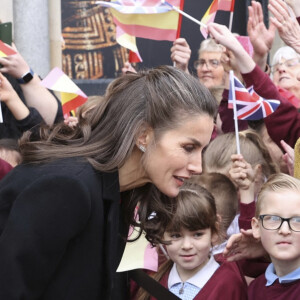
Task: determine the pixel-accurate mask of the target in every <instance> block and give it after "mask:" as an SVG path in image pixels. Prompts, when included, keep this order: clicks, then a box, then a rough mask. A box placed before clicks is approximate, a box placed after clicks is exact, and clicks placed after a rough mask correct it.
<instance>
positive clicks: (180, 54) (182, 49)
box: [171, 38, 192, 73]
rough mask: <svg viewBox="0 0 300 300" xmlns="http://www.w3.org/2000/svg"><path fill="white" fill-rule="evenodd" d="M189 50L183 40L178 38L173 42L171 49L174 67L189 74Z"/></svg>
mask: <svg viewBox="0 0 300 300" xmlns="http://www.w3.org/2000/svg"><path fill="white" fill-rule="evenodd" d="M191 53H192V51H191V49H190V46H189V44H188V43H187V41H186V40H185V39H184V38H178V39H177V40H175V41H174V43H173V46H172V48H171V59H172V61H173V62H174V63H175V64H176V67H177V68H179V69H181V70H183V71H185V72H187V73H189V71H188V65H189V61H190V58H191Z"/></svg>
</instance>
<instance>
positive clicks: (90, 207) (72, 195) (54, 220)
mask: <svg viewBox="0 0 300 300" xmlns="http://www.w3.org/2000/svg"><path fill="white" fill-rule="evenodd" d="M215 113H216V102H215V100H214V99H213V97H212V96H211V95H210V93H209V92H208V90H207V89H206V88H205V87H203V86H202V85H201V84H199V82H198V80H197V79H194V78H193V77H192V76H190V75H188V74H186V73H184V72H182V71H180V70H178V69H176V68H173V67H158V68H155V69H151V70H149V71H146V72H142V73H138V74H126V75H125V76H122V77H120V78H118V79H116V80H115V81H113V82H112V83H111V84H110V86H109V87H108V89H107V93H106V95H105V99H104V101H101V102H100V103H99V105H97V106H96V107H95V108H94V109H93V111H92V113H91V114H89V118H90V119H89V121H88V122H84V120H83V122H82V123H79V126H76V127H75V128H73V129H72V128H70V127H69V126H68V125H65V124H59V125H57V126H56V127H54V128H52V129H48V128H45V129H41V130H40V134H39V136H36V135H33V134H32V135H31V136H30V134H29V133H28V134H26V135H25V136H23V138H22V140H21V142H20V149H21V154H22V157H23V162H22V164H21V165H19V166H17V167H16V168H15V169H14V170H13V171H12V172H11V173H10V174H8V176H7V177H6V178H5V179H3V181H2V182H1V184H0V207H1V210H0V233H1V239H0V298H1V299H21V298H22V299H56V300H59V299H72V300H74V299H89V300H93V299H113V298H114V297H115V298H117V297H116V296H114V293H115V292H116V291H118V290H119V289H121V287H120V286H121V283H120V282H119V283H118V284H117V283H115V280H114V277H115V270H116V268H117V265H118V263H119V261H120V256H121V254H122V251H123V249H124V244H125V241H124V239H121V238H120V236H121V235H123V236H124V237H126V236H127V233H128V225H129V224H130V223H131V224H134V225H136V224H135V222H134V214H133V212H134V208H135V207H136V204H137V203H139V220H140V223H139V224H138V225H139V226H140V227H141V229H142V230H145V232H146V234H147V238H148V239H149V240H150V241H151V242H152V243H157V242H159V241H160V238H159V237H160V236H161V232H162V231H163V229H164V227H165V226H166V224H167V222H168V220H169V216H168V212H169V211H171V209H170V208H172V206H173V201H172V197H176V196H177V194H178V192H179V188H180V187H181V186H182V185H183V183H184V181H185V180H186V179H188V178H190V177H191V176H192V174H197V173H201V171H202V167H201V155H202V150H203V148H204V147H205V146H206V145H207V144H208V142H209V140H210V137H211V133H212V130H213V118H214V116H215ZM120 199H121V202H120ZM120 203H121V204H120ZM121 211H122V213H121ZM153 212H155V213H156V214H155V222H153V220H152V222H151V224H148V223H149V222H147V221H148V218H149V216H150V214H151V213H153ZM124 219H126V220H124ZM125 221H127V222H125ZM124 295H125V294H124V293H123V297H124ZM118 299H120V298H118Z"/></svg>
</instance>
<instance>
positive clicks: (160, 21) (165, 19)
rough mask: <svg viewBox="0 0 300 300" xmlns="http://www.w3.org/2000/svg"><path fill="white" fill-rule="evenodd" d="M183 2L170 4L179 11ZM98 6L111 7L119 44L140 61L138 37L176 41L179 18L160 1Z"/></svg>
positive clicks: (177, 0)
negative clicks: (136, 38) (178, 8)
mask: <svg viewBox="0 0 300 300" xmlns="http://www.w3.org/2000/svg"><path fill="white" fill-rule="evenodd" d="M182 1H183V0H170V1H169V2H171V4H172V5H174V6H175V7H180V4H181V2H182ZM96 4H100V5H103V6H106V7H110V9H111V12H112V15H113V16H114V22H115V24H116V25H117V42H118V43H119V44H120V45H121V46H123V47H125V48H128V49H130V50H131V51H133V52H134V53H135V54H136V55H137V56H138V57H140V55H139V53H138V50H137V47H136V42H135V37H140V38H146V39H152V40H159V41H162V40H165V41H174V40H175V39H176V35H177V28H178V20H179V14H178V13H177V12H175V11H173V10H172V8H170V6H168V5H167V4H164V3H162V2H161V0H118V1H117V0H112V1H111V2H106V1H97V2H96ZM130 36H131V37H130Z"/></svg>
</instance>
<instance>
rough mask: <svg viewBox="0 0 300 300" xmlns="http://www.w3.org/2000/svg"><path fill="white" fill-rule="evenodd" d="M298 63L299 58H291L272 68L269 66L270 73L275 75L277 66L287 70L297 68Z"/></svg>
mask: <svg viewBox="0 0 300 300" xmlns="http://www.w3.org/2000/svg"><path fill="white" fill-rule="evenodd" d="M299 63H300V58H292V59H288V60H286V61H284V62H281V63H278V64H275V65H274V66H271V72H272V73H275V72H276V71H278V68H279V66H281V65H283V66H285V67H287V68H292V67H295V66H297V65H298V64H299Z"/></svg>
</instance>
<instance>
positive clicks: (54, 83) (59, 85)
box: [41, 67, 87, 115]
mask: <svg viewBox="0 0 300 300" xmlns="http://www.w3.org/2000/svg"><path fill="white" fill-rule="evenodd" d="M41 85H42V86H44V87H45V88H48V89H50V90H53V91H57V92H60V93H61V102H62V109H63V114H64V115H66V114H69V113H70V111H72V110H75V109H76V108H77V107H79V106H80V105H82V104H83V103H85V102H86V101H87V95H86V94H85V93H84V92H83V91H82V90H81V89H80V88H79V87H78V86H77V85H76V84H75V83H74V82H73V81H72V80H71V79H70V78H69V77H68V76H67V75H66V74H65V73H64V72H63V71H62V70H61V69H59V68H57V67H56V68H54V69H53V70H52V71H51V72H50V73H49V74H48V75H47V76H46V77H45V78H44V79H43V80H42V82H41Z"/></svg>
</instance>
